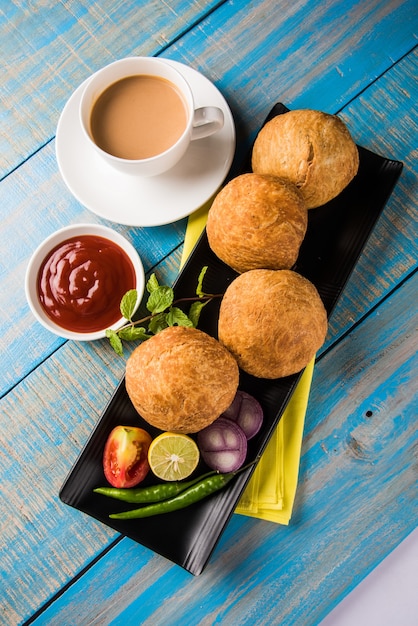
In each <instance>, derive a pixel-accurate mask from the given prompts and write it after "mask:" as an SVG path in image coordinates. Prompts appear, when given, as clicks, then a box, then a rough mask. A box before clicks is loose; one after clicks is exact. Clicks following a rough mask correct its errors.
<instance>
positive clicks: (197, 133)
mask: <svg viewBox="0 0 418 626" xmlns="http://www.w3.org/2000/svg"><path fill="white" fill-rule="evenodd" d="M223 125H224V114H223V111H222V109H219V108H218V107H201V108H199V109H195V112H194V118H193V127H192V137H191V138H192V140H194V139H202V137H209V135H213V133H216V131H218V130H221V128H222V127H223Z"/></svg>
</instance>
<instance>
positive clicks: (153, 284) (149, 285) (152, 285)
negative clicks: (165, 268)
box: [147, 274, 160, 293]
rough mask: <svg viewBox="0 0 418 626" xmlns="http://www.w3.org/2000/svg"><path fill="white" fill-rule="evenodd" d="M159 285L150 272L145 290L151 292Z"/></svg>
mask: <svg viewBox="0 0 418 626" xmlns="http://www.w3.org/2000/svg"><path fill="white" fill-rule="evenodd" d="M159 286H160V285H159V284H158V280H157V277H156V275H155V274H151V276H150V277H149V279H148V282H147V291H148V293H152V292H153V291H155V290H156V289H158V287H159Z"/></svg>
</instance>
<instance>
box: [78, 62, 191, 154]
mask: <svg viewBox="0 0 418 626" xmlns="http://www.w3.org/2000/svg"><path fill="white" fill-rule="evenodd" d="M138 61H141V62H142V61H146V62H151V63H152V64H153V65H154V64H155V65H160V66H162V67H164V69H168V70H169V72H171V73H172V74H173V75H176V77H177V79H178V81H179V82H181V83H182V84H183V86H184V90H183V89H181V94H182V96H183V97H185V98H186V99H187V102H186V106H187V107H188V109H189V111H188V120H187V124H186V127H185V129H184V131H183V133H182V134H181V135H180V137H179V138H178V139H177V141H176V142H175V143H174V144H173V145H172V146H170V147H169V148H167V149H166V150H164V152H159V153H158V154H156V155H154V156H151V157H147V158H145V159H124V158H122V157H118V156H115V155H114V154H111V153H110V152H106V150H103V149H102V148H100V146H98V145H97V144H96V142H95V141H94V140H93V138H92V137H91V134H90V133H89V131H88V129H87V128H86V124H85V121H84V120H83V109H84V105H85V101H86V98H87V97H88V95H89V89H90V88H91V86H92V84H94V83H93V81H94V80H96V79H97V78H98V77H99V76H100V75H102V74H103V73H104V72H106V71H109V70H110V69H111V68H115V67H117V66H118V65H122V64H124V63H126V62H128V63H130V62H132V63H137V62H138ZM144 74H146V72H144ZM133 75H134V74H126V75H125V76H133ZM149 75H154V74H151V73H150V74H149ZM125 76H121V77H120V78H118V79H116V80H122V78H124V77H125ZM167 80H169V79H167ZM114 82H115V80H113V81H112V82H109V83H108V85H107V86H106V87H104V88H103V89H102V90H101V91H100V93H99V95H98V96H97V98H98V97H99V96H100V95H101V94H102V93H103V92H104V91H105V90H106V89H107V88H108V87H109V86H110V85H111V84H113V83H114ZM97 98H96V100H97ZM193 111H194V98H193V92H192V89H191V87H190V85H189V83H188V81H187V80H186V78H185V77H184V76H183V75H182V74H181V72H180V71H179V70H178V69H177V68H176V67H174V66H173V65H171V64H169V63H167V62H166V61H165V60H164V59H161V58H159V57H152V56H151V57H147V56H129V57H123V58H121V59H117V60H116V61H112V62H111V63H108V64H107V65H104V66H103V67H101V68H100V69H98V70H97V71H96V72H94V73H93V74H92V75H91V76H90V77H89V78H87V80H86V84H85V86H84V89H83V92H82V94H81V98H80V104H79V122H80V126H81V129H82V132H83V134H84V136H85V137H86V138H87V140H88V141H89V143H90V145H91V146H92V147H93V148H94V149H95V150H96V151H97V152H98V153H99V154H100V155H102V156H103V157H104V158H105V159H107V160H109V161H110V162H114V163H115V164H120V165H132V166H135V165H144V166H146V165H151V164H153V163H154V162H155V161H158V160H159V159H161V158H162V157H163V156H166V155H167V154H168V153H169V152H171V151H173V150H174V149H175V148H176V147H177V146H178V144H179V143H180V142H181V141H183V140H184V137H185V136H186V135H188V134H189V133H190V132H191V128H192V125H193Z"/></svg>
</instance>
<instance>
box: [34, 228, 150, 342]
mask: <svg viewBox="0 0 418 626" xmlns="http://www.w3.org/2000/svg"><path fill="white" fill-rule="evenodd" d="M130 289H136V290H137V292H138V297H137V301H136V308H138V306H139V304H140V302H141V299H142V296H143V293H144V289H145V274H144V268H143V266H142V262H141V259H140V257H139V255H138V253H137V251H136V250H135V248H134V247H133V246H132V244H131V243H130V242H129V241H128V240H127V239H126V238H125V237H123V236H122V235H120V234H119V233H118V232H116V231H115V230H113V229H111V228H108V227H107V226H102V225H101V224H73V225H71V226H66V227H65V228H62V229H60V230H58V231H56V232H55V233H53V234H52V235H50V236H49V237H47V238H46V239H45V240H44V241H43V242H42V243H41V244H40V245H39V246H38V248H37V249H36V250H35V252H34V253H33V255H32V257H31V259H30V261H29V264H28V267H27V270H26V278H25V291H26V298H27V300H28V303H29V306H30V308H31V311H32V313H33V315H34V316H35V318H36V319H37V320H38V321H39V322H40V323H41V324H42V325H43V326H44V327H45V328H47V329H48V330H50V331H51V332H52V333H54V334H56V335H59V336H60V337H64V338H66V339H74V340H77V341H92V340H94V339H102V338H103V337H105V335H106V330H107V329H108V328H110V329H113V330H117V329H118V328H120V327H121V326H123V324H125V323H126V319H125V318H123V317H122V314H121V312H120V301H121V299H122V297H123V295H124V294H125V293H126V292H127V291H129V290H130Z"/></svg>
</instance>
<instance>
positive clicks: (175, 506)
mask: <svg viewBox="0 0 418 626" xmlns="http://www.w3.org/2000/svg"><path fill="white" fill-rule="evenodd" d="M251 465H252V463H251ZM246 468H248V465H246V466H245V467H242V468H240V469H239V470H237V471H236V472H229V473H228V474H218V473H215V474H213V475H210V476H206V477H205V478H203V479H201V480H199V482H197V483H195V484H194V485H192V486H191V487H189V488H188V489H185V490H184V491H182V492H181V493H180V494H179V495H177V496H174V497H173V498H169V499H168V500H163V501H162V502H155V503H154V504H149V505H148V506H143V507H141V508H140V509H133V510H132V511H124V512H123V513H112V514H111V515H109V517H110V518H112V519H123V520H127V519H139V518H143V517H151V516H153V515H161V514H162V513H171V512H172V511H178V510H179V509H184V508H186V507H188V506H190V505H191V504H194V503H195V502H199V501H200V500H203V499H204V498H207V497H208V496H209V495H211V494H213V493H215V492H216V491H219V490H220V489H222V488H223V487H225V486H226V485H227V484H228V483H229V482H230V481H231V480H232V479H233V478H234V476H236V475H237V474H238V472H241V471H243V470H244V469H246Z"/></svg>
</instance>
